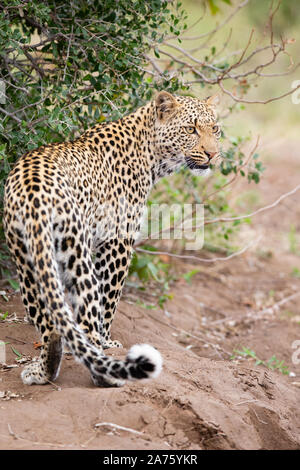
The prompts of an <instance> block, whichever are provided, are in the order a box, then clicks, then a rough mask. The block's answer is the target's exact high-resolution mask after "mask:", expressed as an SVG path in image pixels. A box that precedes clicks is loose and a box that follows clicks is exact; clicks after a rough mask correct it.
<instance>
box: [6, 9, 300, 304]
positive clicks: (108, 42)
mask: <svg viewBox="0 0 300 470" xmlns="http://www.w3.org/2000/svg"><path fill="white" fill-rule="evenodd" d="M298 9H299V2H298V1H297V0H282V1H281V2H269V1H267V0H266V1H264V2H262V1H260V0H248V1H247V0H244V1H242V0H239V1H236V0H183V1H173V2H171V1H159V0H149V1H147V2H144V1H141V0H120V1H118V3H117V4H116V3H115V2H114V1H112V0H106V1H105V2H98V1H93V0H86V1H74V2H70V3H65V2H63V1H61V0H45V1H41V2H35V1H31V0H23V1H21V0H4V1H2V2H0V80H2V84H3V83H4V84H5V100H4V101H3V97H2V101H1V100H0V103H2V104H0V197H1V205H0V210H1V211H2V205H3V202H2V198H3V188H4V183H5V179H6V177H7V174H8V172H9V170H10V168H11V167H12V165H13V163H14V162H15V160H16V159H17V158H18V157H19V156H20V155H22V154H23V153H25V152H26V151H29V150H31V149H32V148H34V147H37V146H40V145H44V144H47V143H49V142H53V141H59V140H66V139H68V140H69V139H74V138H76V136H78V135H79V134H80V133H81V132H82V131H83V130H85V129H86V128H88V127H91V126H92V125H93V124H95V123H97V122H102V121H105V120H110V119H117V118H118V117H120V116H122V115H123V114H125V113H128V112H130V111H132V110H134V109H136V108H137V107H138V106H140V105H142V104H144V103H145V102H146V101H148V100H149V99H151V98H152V97H153V94H154V93H155V91H156V90H160V89H165V90H168V91H170V92H173V93H178V94H188V95H192V96H197V97H199V98H201V97H206V96H209V95H211V94H213V93H215V92H219V93H220V96H221V106H220V121H221V124H222V128H223V135H222V148H223V152H222V153H223V162H222V164H221V166H220V168H219V169H215V171H214V173H213V174H212V176H211V177H209V178H208V179H203V178H201V177H195V176H192V175H191V174H189V173H187V172H186V171H182V172H181V173H179V174H176V175H173V176H172V177H171V178H168V179H163V180H161V181H160V182H159V183H158V184H157V185H156V187H155V188H154V189H153V191H152V194H151V197H150V201H149V205H151V204H153V203H155V202H160V203H163V202H166V203H168V204H171V203H172V204H173V203H177V204H182V205H183V204H185V203H191V204H193V203H204V204H205V218H206V219H207V218H208V219H209V218H218V217H219V218H220V217H222V216H224V215H226V216H235V217H238V215H239V211H240V210H241V205H236V204H233V203H232V201H231V199H230V187H231V181H233V182H235V181H236V179H237V178H238V179H240V180H242V181H243V183H242V188H243V191H245V194H246V196H245V199H244V201H247V204H246V206H245V205H243V204H242V207H243V211H244V212H245V210H247V209H249V208H250V209H251V204H252V203H253V201H254V202H255V201H256V197H257V194H256V192H255V190H253V188H255V186H256V185H257V184H258V183H259V182H260V179H261V176H262V174H263V171H264V164H263V163H262V161H261V159H260V153H259V145H256V144H257V136H258V135H259V136H261V137H262V138H265V137H266V136H267V138H270V139H272V135H274V134H276V136H277V137H278V136H280V135H282V136H285V138H287V136H288V135H292V134H294V135H296V132H298V131H297V128H296V126H295V124H296V122H297V121H298V119H299V117H298V113H299V111H298V108H297V106H295V105H293V104H292V100H291V95H290V94H289V95H287V96H285V97H282V98H281V99H278V100H277V99H275V100H273V99H274V98H277V97H280V96H281V95H285V94H286V93H288V92H291V86H292V82H293V81H294V80H297V79H299V78H300V74H299V69H298V65H297V55H298V47H299V46H298V41H299V39H300V38H299V36H300V33H299V28H298V27H297V16H298V15H297V13H298ZM270 19H272V22H271V21H270ZM246 59H247V60H246ZM269 62H270V64H269V65H267V64H268V63H269ZM220 77H221V78H220ZM224 89H225V91H224ZM226 91H227V92H226ZM269 100H270V102H267V103H266V104H261V103H255V102H257V101H269ZM247 101H254V103H251V104H248V103H247ZM251 191H252V192H251ZM239 201H240V202H241V201H242V203H243V192H242V193H241V194H240V195H239ZM251 201H252V202H251ZM244 212H243V213H244ZM250 222H251V221H250V219H248V218H244V219H241V220H235V221H232V223H222V222H221V221H220V222H219V223H217V224H212V225H207V226H206V227H205V244H204V250H203V252H206V253H208V255H207V256H209V253H215V252H221V253H223V254H224V256H226V255H230V254H232V253H234V252H235V251H238V250H239V249H240V248H241V247H240V240H239V237H238V236H237V234H238V232H239V229H240V226H241V225H242V224H249V223H250ZM0 240H1V259H2V263H1V266H2V275H3V276H7V277H9V278H11V276H10V273H9V270H8V255H7V252H6V247H5V241H4V234H3V232H2V228H1V227H0ZM139 249H146V250H148V251H149V252H150V253H151V252H152V253H154V252H155V250H156V249H160V250H161V249H167V250H168V251H170V252H174V253H184V251H185V242H184V240H181V241H178V240H171V241H169V242H167V243H166V242H165V241H161V240H159V241H157V242H153V240H151V243H150V241H149V240H146V241H145V242H144V245H143V244H142V245H141V244H140V245H139V247H138V248H137V252H136V254H135V256H134V258H133V262H132V267H131V274H132V276H133V277H135V278H136V279H137V280H138V281H139V282H145V281H148V280H149V279H154V280H155V281H156V282H159V283H161V285H162V294H161V297H160V299H161V300H160V301H161V302H163V299H165V298H166V297H164V296H165V295H166V294H165V292H166V290H167V286H168V281H169V279H170V278H171V274H170V270H169V265H168V263H166V262H164V260H163V259H162V258H161V257H158V256H157V257H156V256H153V255H152V254H150V253H146V252H142V251H138V250H139ZM203 252H202V253H201V255H203ZM194 254H195V253H194Z"/></svg>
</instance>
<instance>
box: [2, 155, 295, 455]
mask: <svg viewBox="0 0 300 470" xmlns="http://www.w3.org/2000/svg"><path fill="white" fill-rule="evenodd" d="M286 151H287V149H286V148H285V152H286ZM280 152H281V151H280V148H277V153H278V155H280V154H281V153H280ZM299 175H300V160H299V158H298V156H297V155H296V153H295V152H294V154H293V152H292V151H290V154H289V166H288V167H287V166H286V161H285V160H284V159H282V158H279V157H278V158H275V159H274V160H273V161H272V164H270V163H269V164H268V170H267V173H266V175H265V178H264V181H263V182H262V183H261V185H260V187H259V189H258V190H259V192H260V200H259V203H258V204H257V206H261V205H264V204H268V203H270V202H272V201H274V200H275V199H276V197H277V196H280V194H282V193H284V192H287V191H288V190H289V189H291V188H293V187H294V186H296V185H297V184H298V183H299ZM235 191H239V188H236V190H235ZM299 216H300V191H299V192H298V193H296V194H295V195H294V196H293V197H291V198H289V199H288V200H285V201H284V203H282V204H281V205H279V206H277V207H276V208H274V209H273V210H272V211H268V212H266V213H262V214H260V215H259V216H257V217H256V218H255V219H253V223H252V225H251V226H250V227H249V228H247V230H246V229H245V230H244V231H243V232H242V234H243V237H244V239H245V240H248V241H249V239H250V240H251V237H253V236H254V237H258V235H261V237H262V238H261V239H260V241H259V243H258V245H257V246H256V247H253V248H252V249H251V250H248V251H246V252H245V253H244V254H243V255H241V256H240V257H236V258H233V259H231V260H229V261H226V262H223V263H215V264H212V265H205V266H204V265H202V266H200V269H201V270H200V271H199V273H198V274H196V275H195V276H194V277H193V280H192V282H191V283H190V284H188V283H187V282H186V281H184V280H179V281H177V282H176V283H174V284H173V285H171V288H170V291H171V292H172V293H173V295H174V297H173V299H172V300H169V301H168V302H167V303H166V304H165V310H166V311H165V312H164V311H163V310H162V309H160V308H157V309H153V310H148V309H145V308H143V307H141V306H138V305H137V304H136V303H135V299H136V292H135V291H134V289H132V288H129V287H128V288H127V289H126V292H125V295H124V296H123V299H122V301H121V304H120V308H119V311H118V315H117V319H116V321H115V324H114V329H113V335H114V337H116V338H117V339H119V340H120V341H121V342H122V343H123V345H124V348H125V349H126V350H127V348H129V347H130V346H131V345H132V344H134V343H138V342H145V341H146V342H148V343H150V344H152V345H154V346H155V347H157V348H158V349H159V350H160V351H161V353H162V355H163V358H164V369H163V372H162V374H161V376H160V377H159V378H158V379H156V380H155V381H152V382H148V383H139V384H137V383H133V384H129V385H126V386H125V387H123V388H121V389H97V388H95V387H94V386H93V385H92V383H91V380H90V378H89V375H88V373H87V371H86V370H85V369H84V368H83V367H82V366H80V365H78V364H77V363H76V362H75V361H74V359H73V358H72V357H70V356H65V359H64V361H63V365H62V370H61V373H60V376H59V379H58V380H57V381H56V383H55V384H49V385H45V386H32V387H28V386H25V385H23V384H22V382H21V380H20V371H21V367H22V364H19V363H17V362H16V359H18V355H17V353H20V354H21V355H22V358H23V359H24V358H26V357H27V356H28V357H34V356H37V355H38V351H37V350H35V349H34V342H35V341H38V337H37V335H36V333H35V330H34V328H33V327H32V326H30V325H28V324H26V323H24V321H23V318H24V309H23V306H22V305H21V303H20V299H19V295H17V294H13V293H11V294H9V295H8V302H6V301H5V300H4V299H3V298H2V300H0V312H2V313H3V312H8V315H7V317H6V321H2V322H0V339H2V340H4V341H7V342H9V344H7V346H6V350H7V361H6V362H7V364H9V365H18V367H13V368H2V369H0V449H299V448H300V429H299V424H300V413H299V399H300V388H299V383H300V365H297V364H295V360H294V362H293V353H295V350H294V349H293V348H292V345H293V342H294V341H296V340H300V333H299V331H300V326H299V325H300V295H299V296H297V295H296V294H297V293H298V292H299V287H300V278H299V273H300V256H299V252H300V246H299V230H300V225H299V221H300V217H299ZM291 227H294V229H293V231H291ZM297 231H298V232H297ZM297 233H298V239H297ZM292 234H293V237H294V238H292ZM193 267H194V265H191V264H188V263H184V262H183V261H181V262H180V263H178V262H177V270H178V271H180V272H187V271H189V270H190V269H192V268H193ZM198 267H199V266H198ZM297 270H299V272H298V271H297ZM148 289H149V291H150V290H151V286H148ZM142 300H143V301H144V302H145V303H147V302H148V301H149V295H148V296H147V295H144V297H143V298H142ZM242 348H248V349H249V350H251V351H253V352H254V353H255V354H256V357H257V358H259V359H260V360H262V361H265V363H266V362H267V361H268V360H269V359H271V358H272V357H273V361H272V363H271V364H272V365H275V364H276V359H277V360H278V362H277V365H279V363H280V362H281V361H284V362H283V363H281V365H280V368H279V369H277V370H271V369H270V368H269V367H267V366H266V365H263V364H260V365H256V364H255V360H253V359H251V358H249V357H242V356H240V355H239V354H238V353H234V351H235V350H241V349H242ZM108 353H109V354H114V355H116V356H118V357H124V355H125V353H126V351H125V350H115V349H114V350H113V349H111V350H109V351H108ZM233 354H235V356H236V357H235V358H234V359H233V358H232V355H233ZM274 356H275V359H274ZM298 357H299V359H300V353H299V355H298ZM285 367H286V368H287V369H288V371H289V373H287V374H285V373H284V372H287V370H286V369H285ZM99 423H100V424H101V425H100V426H98V427H97V426H96V424H99ZM103 423H111V424H115V425H119V426H123V427H126V428H128V430H121V429H118V428H117V427H114V426H111V425H103Z"/></svg>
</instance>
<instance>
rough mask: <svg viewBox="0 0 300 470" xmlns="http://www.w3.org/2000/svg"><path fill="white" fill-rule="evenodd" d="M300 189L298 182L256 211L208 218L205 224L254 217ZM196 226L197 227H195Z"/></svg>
mask: <svg viewBox="0 0 300 470" xmlns="http://www.w3.org/2000/svg"><path fill="white" fill-rule="evenodd" d="M299 189H300V184H298V185H297V186H296V187H295V188H294V189H291V191H288V192H287V193H284V194H282V195H281V196H280V197H279V198H278V199H276V201H274V202H273V203H272V204H268V205H267V206H264V207H260V208H259V209H257V210H256V211H254V212H251V213H249V214H247V215H240V216H236V217H219V218H217V219H210V220H206V221H205V222H204V225H208V224H215V223H216V222H233V221H234V220H242V219H247V218H248V217H253V216H254V215H257V214H260V213H261V212H265V211H267V210H269V209H273V208H274V207H276V206H277V205H278V204H279V203H280V202H281V201H283V200H284V199H286V198H287V197H289V196H291V195H292V194H295V193H296V192H297V191H299ZM195 228H196V227H195Z"/></svg>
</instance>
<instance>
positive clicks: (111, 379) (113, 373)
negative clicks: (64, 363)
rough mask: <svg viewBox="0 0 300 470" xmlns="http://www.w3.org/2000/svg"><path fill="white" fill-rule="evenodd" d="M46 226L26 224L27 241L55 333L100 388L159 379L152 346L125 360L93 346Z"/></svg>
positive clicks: (139, 348)
mask: <svg viewBox="0 0 300 470" xmlns="http://www.w3.org/2000/svg"><path fill="white" fill-rule="evenodd" d="M33 210H34V209H33ZM36 220H37V219H36ZM43 222H44V223H37V224H36V227H34V226H33V225H30V226H29V225H28V224H26V223H25V225H26V231H27V233H28V231H29V230H30V232H31V236H29V237H27V240H28V248H29V251H30V255H31V258H32V261H33V264H34V267H35V270H34V275H35V280H36V282H37V284H38V286H39V290H40V293H41V296H42V299H43V301H44V303H45V305H46V308H47V311H48V312H49V315H50V319H51V320H52V322H53V323H54V325H55V329H56V331H57V333H58V334H59V335H61V336H62V337H63V338H64V341H65V343H66V344H67V346H68V348H69V349H70V351H71V352H72V354H73V355H74V356H75V358H76V359H77V360H78V361H79V362H81V363H82V364H84V365H85V366H86V367H87V368H88V369H89V371H90V373H91V375H92V379H93V381H94V383H95V384H96V385H98V386H121V385H123V384H124V382H125V381H126V380H130V381H133V380H140V379H150V378H155V377H157V376H158V375H159V373H160V371H161V368H162V358H161V355H160V353H159V352H158V351H157V350H156V349H155V348H154V347H152V346H150V345H148V344H141V345H135V346H133V347H132V348H131V349H130V350H129V352H128V355H127V357H126V358H125V360H118V359H115V358H113V357H109V356H105V354H104V353H103V351H101V350H100V349H99V348H97V347H96V346H94V345H93V344H91V342H90V341H89V340H88V338H87V336H86V335H85V334H84V332H83V331H82V330H81V328H80V327H79V325H78V324H77V323H76V322H75V321H74V319H73V314H72V311H71V309H70V307H69V306H68V304H67V303H66V301H65V296H64V289H63V285H62V283H61V280H60V275H59V268H58V264H57V261H56V258H55V250H54V241H53V234H52V230H51V224H50V222H47V221H46V220H44V221H43ZM49 359H51V358H49Z"/></svg>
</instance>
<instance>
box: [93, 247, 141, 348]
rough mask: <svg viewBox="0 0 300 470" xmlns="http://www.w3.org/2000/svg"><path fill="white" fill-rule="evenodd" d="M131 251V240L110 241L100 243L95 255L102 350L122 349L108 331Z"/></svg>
mask: <svg viewBox="0 0 300 470" xmlns="http://www.w3.org/2000/svg"><path fill="white" fill-rule="evenodd" d="M132 251H133V240H131V239H123V238H122V239H118V238H115V239H112V240H109V241H106V242H102V243H101V245H100V246H98V248H97V250H96V255H95V268H96V272H97V275H98V279H99V281H100V284H101V293H102V299H101V300H102V301H101V303H102V306H103V308H102V315H103V330H102V346H103V348H112V347H122V344H121V343H120V342H119V341H116V340H115V341H112V340H111V338H110V329H111V325H112V321H113V319H114V315H115V312H116V309H117V305H118V303H119V300H120V297H121V293H122V288H123V285H124V281H125V279H126V277H127V274H128V269H129V265H130V261H131V255H132Z"/></svg>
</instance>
